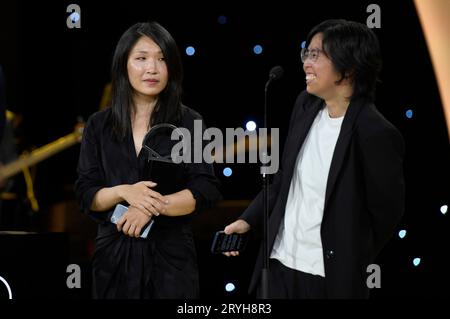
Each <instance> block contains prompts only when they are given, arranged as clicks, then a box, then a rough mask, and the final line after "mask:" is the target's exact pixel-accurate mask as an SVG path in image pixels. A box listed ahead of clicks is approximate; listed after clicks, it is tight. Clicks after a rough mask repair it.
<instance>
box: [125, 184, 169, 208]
mask: <svg viewBox="0 0 450 319" xmlns="http://www.w3.org/2000/svg"><path fill="white" fill-rule="evenodd" d="M155 186H156V183H154V182H151V181H142V182H138V183H136V184H132V185H123V187H122V190H121V194H120V197H121V198H122V199H123V200H125V201H126V202H127V203H128V204H129V205H130V206H134V207H136V208H138V209H140V210H141V211H142V212H144V213H146V214H147V215H148V216H152V215H155V216H158V215H159V214H160V213H164V212H165V211H166V207H167V204H168V203H169V201H168V200H167V199H166V198H165V197H164V196H163V195H161V194H160V193H158V192H156V191H154V190H153V189H151V188H152V187H155Z"/></svg>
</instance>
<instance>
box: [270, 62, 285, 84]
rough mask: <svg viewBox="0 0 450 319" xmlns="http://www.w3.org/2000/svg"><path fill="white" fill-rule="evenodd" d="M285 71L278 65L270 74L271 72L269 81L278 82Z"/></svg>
mask: <svg viewBox="0 0 450 319" xmlns="http://www.w3.org/2000/svg"><path fill="white" fill-rule="evenodd" d="M283 73H284V70H283V68H282V67H281V66H279V65H277V66H274V67H273V68H272V69H271V70H270V72H269V79H270V80H278V79H279V78H281V77H282V76H283Z"/></svg>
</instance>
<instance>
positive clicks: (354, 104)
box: [324, 99, 365, 215]
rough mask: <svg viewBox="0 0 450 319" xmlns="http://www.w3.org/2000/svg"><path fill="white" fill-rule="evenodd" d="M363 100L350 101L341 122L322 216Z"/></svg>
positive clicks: (325, 210) (362, 105)
mask: <svg viewBox="0 0 450 319" xmlns="http://www.w3.org/2000/svg"><path fill="white" fill-rule="evenodd" d="M364 104H365V103H364V100H361V99H358V100H354V101H353V100H352V101H351V102H350V105H349V107H348V109H347V112H346V114H345V117H344V120H343V122H342V127H341V131H340V133H339V137H338V139H337V142H336V147H335V149H334V153H333V158H332V160H331V165H330V172H329V173H328V181H327V189H326V192H325V204H324V215H325V214H326V212H327V204H328V201H329V199H330V196H331V194H332V192H333V188H334V185H335V183H336V179H337V177H338V175H339V171H340V169H341V167H342V164H343V162H344V159H345V154H346V152H347V148H348V146H349V144H350V140H351V137H352V134H353V128H354V124H355V121H356V118H357V117H358V114H359V112H360V111H361V109H362V108H363V107H364Z"/></svg>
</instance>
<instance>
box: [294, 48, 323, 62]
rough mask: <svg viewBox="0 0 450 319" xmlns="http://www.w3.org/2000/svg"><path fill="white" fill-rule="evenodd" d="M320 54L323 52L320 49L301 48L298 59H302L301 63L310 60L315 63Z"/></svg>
mask: <svg viewBox="0 0 450 319" xmlns="http://www.w3.org/2000/svg"><path fill="white" fill-rule="evenodd" d="M320 52H323V51H322V50H320V49H312V50H309V49H307V48H303V49H302V51H301V53H300V57H301V59H302V63H305V62H306V60H308V59H311V62H313V63H314V62H316V61H317V59H318V58H319V54H320Z"/></svg>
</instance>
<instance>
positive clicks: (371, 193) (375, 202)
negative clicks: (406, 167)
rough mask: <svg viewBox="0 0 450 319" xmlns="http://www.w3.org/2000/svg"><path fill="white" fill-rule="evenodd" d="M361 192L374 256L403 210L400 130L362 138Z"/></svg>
mask: <svg viewBox="0 0 450 319" xmlns="http://www.w3.org/2000/svg"><path fill="white" fill-rule="evenodd" d="M361 148H362V163H363V170H364V178H365V194H366V200H367V206H368V210H369V214H370V218H371V222H372V230H373V235H374V256H376V255H377V254H378V253H379V252H380V251H381V249H382V248H383V246H384V245H385V244H386V242H387V241H388V240H389V239H390V237H391V236H392V234H393V232H394V230H395V227H396V226H397V224H398V223H399V221H400V219H401V217H402V216H403V213H404V207H405V182H404V174H403V158H404V152H405V150H404V149H405V146H404V141H403V138H402V136H401V134H400V132H399V131H398V130H397V129H395V128H392V127H390V128H388V129H385V130H383V131H382V132H379V133H378V134H372V136H370V137H367V138H366V139H365V140H364V141H362V145H361Z"/></svg>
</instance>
